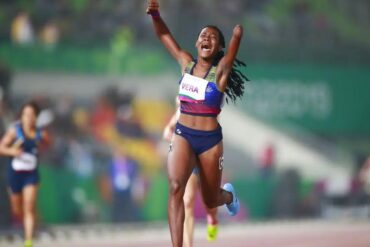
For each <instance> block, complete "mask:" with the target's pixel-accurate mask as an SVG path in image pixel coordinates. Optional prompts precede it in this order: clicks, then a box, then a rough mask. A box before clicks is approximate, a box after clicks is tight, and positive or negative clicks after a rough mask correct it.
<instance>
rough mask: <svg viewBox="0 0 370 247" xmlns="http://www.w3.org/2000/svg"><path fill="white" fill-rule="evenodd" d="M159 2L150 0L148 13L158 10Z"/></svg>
mask: <svg viewBox="0 0 370 247" xmlns="http://www.w3.org/2000/svg"><path fill="white" fill-rule="evenodd" d="M158 11H159V4H158V1H157V0H148V7H147V8H146V13H147V14H150V13H151V12H158Z"/></svg>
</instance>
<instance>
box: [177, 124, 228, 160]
mask: <svg viewBox="0 0 370 247" xmlns="http://www.w3.org/2000/svg"><path fill="white" fill-rule="evenodd" d="M175 133H176V135H180V136H182V137H184V138H185V139H186V140H187V142H188V143H189V144H190V146H191V148H192V149H193V151H194V153H195V154H196V155H200V154H202V153H203V152H205V151H207V150H209V149H211V148H212V147H214V146H215V145H217V144H218V143H219V142H220V141H222V128H221V126H220V125H218V127H217V128H216V129H215V130H211V131H204V130H196V129H191V128H188V127H186V126H184V125H182V124H180V123H177V124H176V129H175Z"/></svg>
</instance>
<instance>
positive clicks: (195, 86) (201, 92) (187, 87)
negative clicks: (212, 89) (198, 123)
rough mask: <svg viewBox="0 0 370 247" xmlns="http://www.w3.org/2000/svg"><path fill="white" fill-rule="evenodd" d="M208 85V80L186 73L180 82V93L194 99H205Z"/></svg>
mask: <svg viewBox="0 0 370 247" xmlns="http://www.w3.org/2000/svg"><path fill="white" fill-rule="evenodd" d="M207 85H208V81H206V80H204V79H202V78H199V77H196V76H193V75H190V74H187V73H185V74H184V77H183V78H182V80H181V83H180V89H179V95H182V96H186V97H189V98H191V99H193V100H204V99H205V94H206V88H207Z"/></svg>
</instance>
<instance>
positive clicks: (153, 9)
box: [146, 0, 193, 71]
mask: <svg viewBox="0 0 370 247" xmlns="http://www.w3.org/2000/svg"><path fill="white" fill-rule="evenodd" d="M146 12H147V14H150V15H151V16H152V20H153V26H154V29H155V32H156V34H157V37H158V38H159V40H160V41H161V42H162V44H163V45H164V46H165V47H166V49H167V50H168V51H169V53H170V54H171V55H172V56H173V57H174V58H175V59H176V61H178V63H179V64H180V66H181V70H182V71H183V70H184V69H185V67H186V65H187V64H188V63H189V62H190V61H191V60H192V59H193V58H192V56H191V55H190V53H188V52H187V51H185V50H182V49H181V48H180V46H179V45H178V43H177V42H176V40H175V39H174V38H173V36H172V34H171V32H170V30H169V29H168V27H167V25H166V23H165V22H164V21H163V19H162V18H161V16H160V14H159V4H158V2H157V0H149V1H148V7H147V10H146Z"/></svg>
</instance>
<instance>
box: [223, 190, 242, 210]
mask: <svg viewBox="0 0 370 247" xmlns="http://www.w3.org/2000/svg"><path fill="white" fill-rule="evenodd" d="M223 189H224V190H226V191H228V192H230V193H231V194H232V195H233V201H232V202H231V203H230V204H226V207H227V210H228V211H229V215H231V216H234V215H236V214H237V213H238V212H239V210H240V205H239V200H238V198H237V197H236V193H235V190H234V187H233V186H232V185H231V184H230V183H226V184H224V187H223Z"/></svg>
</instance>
